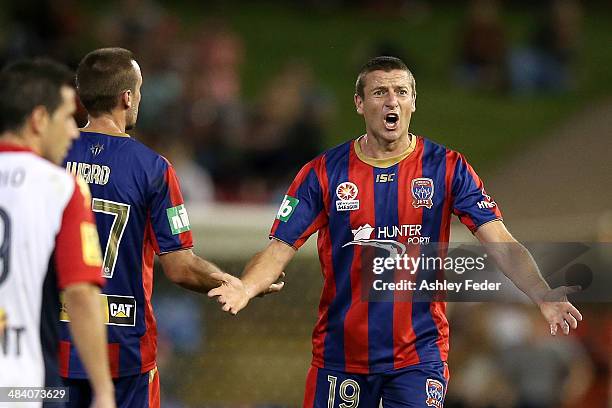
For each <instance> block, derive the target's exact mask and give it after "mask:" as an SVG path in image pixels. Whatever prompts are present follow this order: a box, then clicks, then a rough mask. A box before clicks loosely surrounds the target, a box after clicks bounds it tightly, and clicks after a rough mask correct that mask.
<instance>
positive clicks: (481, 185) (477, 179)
mask: <svg viewBox="0 0 612 408" xmlns="http://www.w3.org/2000/svg"><path fill="white" fill-rule="evenodd" d="M464 160H465V159H464ZM465 165H466V167H467V169H468V172H469V173H470V175H471V176H472V179H473V180H474V184H476V186H478V188H479V189H481V190H484V183H483V182H482V180H481V179H480V177H478V174H476V171H474V168H473V167H472V166H471V165H470V163H468V162H467V161H466V162H465ZM488 210H489V211H491V212H492V213H493V214H495V216H496V217H498V218H501V217H502V214H501V211H500V210H499V206H497V205H495V207H493V208H488Z"/></svg>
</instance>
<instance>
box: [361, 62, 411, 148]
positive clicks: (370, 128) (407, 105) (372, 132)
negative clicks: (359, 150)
mask: <svg viewBox="0 0 612 408" xmlns="http://www.w3.org/2000/svg"><path fill="white" fill-rule="evenodd" d="M415 98H416V94H415V92H414V89H413V79H412V77H411V75H410V74H409V73H408V72H407V71H403V70H399V69H398V70H391V71H389V72H386V71H372V72H369V73H367V74H366V75H365V86H364V88H363V97H362V96H360V95H355V106H356V108H357V113H359V114H360V115H362V116H363V117H364V119H365V123H366V130H367V133H368V135H369V136H370V137H374V138H375V139H378V140H380V141H383V142H386V143H393V142H395V141H398V140H399V139H400V138H402V137H407V136H408V127H409V125H410V117H411V116H412V112H414V111H415V109H416V105H415V102H416V99H415Z"/></svg>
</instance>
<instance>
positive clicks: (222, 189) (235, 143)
mask: <svg viewBox="0 0 612 408" xmlns="http://www.w3.org/2000/svg"><path fill="white" fill-rule="evenodd" d="M12 3H13V4H11V7H9V8H6V9H5V10H3V12H4V24H2V28H1V29H0V34H1V35H0V46H1V50H2V51H1V54H0V59H1V60H2V61H3V62H6V61H8V60H11V59H14V58H17V57H21V56H33V55H47V56H52V57H55V58H57V59H59V60H61V61H65V62H67V63H69V64H70V65H72V66H73V67H75V66H76V64H77V63H78V61H79V60H80V58H82V56H83V55H84V54H85V53H86V52H87V51H88V50H90V49H92V48H95V47H99V46H109V45H120V46H122V47H125V48H128V49H130V50H132V51H133V52H134V53H135V55H136V56H137V59H138V62H139V63H140V65H141V68H142V72H143V76H144V85H143V90H142V93H143V101H142V104H141V109H140V116H139V120H138V126H137V132H136V135H137V137H138V138H139V139H140V140H142V141H143V142H145V143H146V144H147V145H150V146H151V147H153V148H156V149H157V150H159V151H161V152H162V154H164V155H166V156H167V157H168V158H169V159H170V160H171V161H172V162H173V163H174V165H175V166H176V168H177V170H178V173H179V176H180V178H181V180H182V184H183V186H184V192H185V195H186V198H187V200H188V201H192V202H211V201H222V202H255V203H267V202H277V201H278V195H279V194H281V192H282V191H283V190H284V189H285V188H286V186H287V184H288V182H289V181H290V180H291V179H292V177H293V175H294V174H295V173H296V171H297V170H298V169H299V167H300V166H301V165H303V164H304V163H306V162H307V161H309V160H310V159H312V158H313V157H315V156H316V155H317V154H318V153H319V152H321V151H322V150H323V149H324V148H325V147H329V146H328V145H327V143H326V141H327V137H326V136H327V135H326V131H327V129H328V126H327V124H328V122H329V121H331V120H333V112H334V109H335V105H336V103H337V101H336V100H335V97H334V95H333V94H332V92H330V90H329V89H326V88H325V87H324V86H323V85H322V84H321V83H320V82H319V81H318V80H317V78H316V77H315V76H314V75H313V69H312V68H313V67H312V66H310V65H309V64H308V62H306V61H305V60H300V59H292V58H288V59H287V60H286V62H285V64H284V66H281V67H279V69H278V70H277V71H276V72H273V73H271V76H270V77H267V78H261V81H262V82H263V83H264V86H263V87H262V90H261V91H260V92H259V94H258V95H257V96H256V97H255V98H252V99H251V100H249V101H247V100H246V99H245V96H244V92H243V88H242V81H241V73H242V72H243V71H244V69H245V65H247V64H254V63H257V61H255V60H252V59H251V60H247V58H246V54H245V46H244V39H243V38H241V36H240V35H239V34H238V33H237V32H235V31H233V30H232V29H231V28H230V26H229V25H228V24H227V23H226V22H225V21H224V20H223V19H222V18H219V17H211V18H208V19H206V20H204V21H201V22H200V23H198V24H190V25H184V24H182V22H181V17H180V16H179V14H178V13H177V12H176V11H174V10H173V8H172V7H171V6H170V5H166V6H163V5H161V4H159V3H156V2H154V1H151V0H127V1H121V2H117V3H116V7H112V8H107V9H106V10H107V11H106V12H103V13H100V12H97V11H91V9H90V8H87V7H84V6H82V5H79V3H80V2H79V1H77V0H61V1H52V0H48V1H35V2H29V1H28V2H12ZM341 3H342V2H341V1H335V2H330V3H329V4H328V3H327V2H318V1H309V2H306V4H305V5H303V6H305V7H309V8H317V7H318V8H321V9H325V8H330V7H338V8H340V10H341ZM296 4H299V2H296ZM237 7H238V8H239V7H240V6H239V5H237ZM354 7H361V8H363V9H366V10H369V9H371V10H372V11H382V12H385V10H386V12H392V10H393V9H397V8H400V9H402V12H403V13H405V14H412V15H415V16H426V15H427V14H428V11H429V10H430V8H431V7H433V2H431V1H382V2H381V1H362V2H361V3H360V4H359V5H355V6H354ZM94 10H95V8H94ZM503 12H504V10H503V4H502V2H500V1H498V0H472V1H469V2H467V3H466V7H465V16H463V17H461V16H458V18H463V19H464V22H463V23H462V24H461V28H460V31H459V32H458V33H457V35H456V38H457V39H458V44H457V51H456V56H455V68H454V69H452V70H449V75H450V76H452V77H454V80H455V84H456V86H458V87H466V88H468V89H472V90H476V91H493V92H500V93H536V92H565V91H568V90H571V89H572V88H573V86H574V77H573V75H572V57H573V55H574V53H575V51H576V49H577V47H578V46H579V44H580V32H581V22H582V18H581V17H582V11H581V5H580V3H579V2H578V1H577V0H555V1H551V2H546V4H544V3H543V4H541V5H539V6H537V7H534V13H538V15H537V18H536V25H535V26H534V27H533V28H532V33H531V34H530V38H529V41H528V43H525V44H511V43H510V42H509V41H508V39H507V37H508V33H507V32H506V28H505V27H504V23H503V21H502V14H503ZM370 53H371V54H372V56H373V55H376V54H401V51H399V49H398V47H397V46H396V45H394V44H393V43H389V42H388V41H387V42H380V43H379V44H377V45H376V46H375V49H373V50H371V51H370ZM399 56H403V55H399ZM403 57H405V58H406V60H407V62H408V63H409V64H410V62H411V58H410V56H409V55H407V56H403ZM263 58H265V57H263ZM452 71H454V72H452ZM347 81H349V82H352V81H353V78H347ZM417 82H418V81H417ZM348 96H350V95H348ZM343 97H344V96H343ZM345 99H346V101H347V102H348V100H349V99H348V98H343V100H345ZM84 120H85V119H84V114H81V115H80V121H81V123H80V124H81V125H82V124H84Z"/></svg>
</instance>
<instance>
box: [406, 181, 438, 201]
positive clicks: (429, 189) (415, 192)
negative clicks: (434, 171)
mask: <svg viewBox="0 0 612 408" xmlns="http://www.w3.org/2000/svg"><path fill="white" fill-rule="evenodd" d="M410 191H411V192H412V205H413V206H414V208H419V207H427V208H429V209H431V207H433V200H432V198H433V195H434V183H433V180H432V179H430V178H424V177H420V178H415V179H412V188H411V189H410Z"/></svg>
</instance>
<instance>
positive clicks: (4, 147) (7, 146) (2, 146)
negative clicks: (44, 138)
mask: <svg viewBox="0 0 612 408" xmlns="http://www.w3.org/2000/svg"><path fill="white" fill-rule="evenodd" d="M0 152H30V153H33V152H34V151H33V150H32V149H31V148H29V147H27V146H19V145H16V144H12V143H6V142H0Z"/></svg>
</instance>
